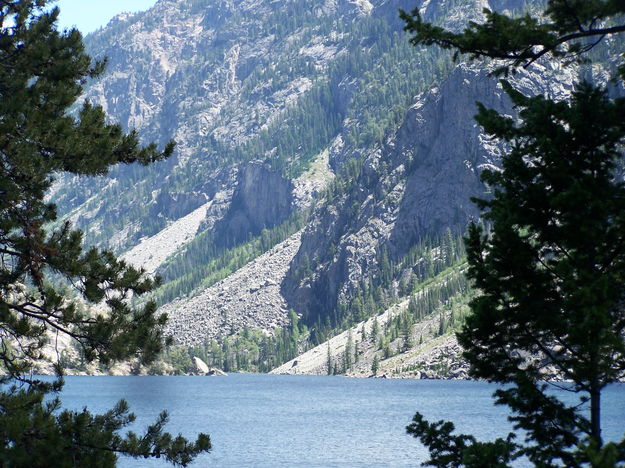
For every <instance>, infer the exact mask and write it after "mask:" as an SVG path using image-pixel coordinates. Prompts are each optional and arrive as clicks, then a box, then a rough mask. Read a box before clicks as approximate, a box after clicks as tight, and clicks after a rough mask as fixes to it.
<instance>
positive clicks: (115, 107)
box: [50, 0, 606, 376]
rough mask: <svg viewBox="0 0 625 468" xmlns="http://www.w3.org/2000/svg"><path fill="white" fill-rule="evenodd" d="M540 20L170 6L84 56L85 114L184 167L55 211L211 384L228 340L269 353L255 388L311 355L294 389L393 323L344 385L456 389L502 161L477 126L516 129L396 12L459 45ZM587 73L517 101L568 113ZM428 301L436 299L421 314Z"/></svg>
mask: <svg viewBox="0 0 625 468" xmlns="http://www.w3.org/2000/svg"><path fill="white" fill-rule="evenodd" d="M534 3H536V2H534V1H523V0H491V1H488V0H463V1H460V2H459V1H448V0H424V1H422V0H320V1H315V2H307V1H304V0H285V1H281V2H276V1H273V0H219V1H212V0H210V1H209V0H160V1H158V2H157V3H156V5H155V6H154V8H152V9H150V10H148V11H146V12H144V13H138V14H134V15H120V16H118V17H116V18H115V19H114V20H112V21H111V23H110V24H109V25H108V26H107V27H106V28H103V29H102V30H100V31H98V32H96V33H94V34H92V35H90V36H88V37H87V38H86V44H87V48H88V50H89V52H90V53H91V54H92V55H93V56H94V57H96V58H101V57H104V56H107V57H108V69H107V71H106V73H105V74H104V75H103V76H102V77H101V78H99V79H98V80H96V81H94V82H91V83H88V84H87V86H86V88H85V95H84V99H87V100H89V101H92V102H94V103H96V104H100V105H102V106H103V107H104V109H105V110H106V111H107V112H108V114H109V116H110V118H111V119H113V120H116V121H119V122H120V123H121V124H122V125H123V126H124V127H125V128H136V129H137V130H138V131H139V132H140V134H141V136H142V138H143V139H144V140H145V141H146V142H147V141H156V142H157V143H159V144H164V143H165V142H166V141H168V140H169V139H172V138H174V139H175V140H176V141H177V144H178V145H177V151H176V154H175V156H174V157H172V158H171V159H170V160H168V161H164V162H161V163H158V164H155V165H152V166H149V167H135V166H131V167H120V168H117V169H115V170H114V171H112V172H111V174H109V175H107V176H106V177H99V178H91V179H89V180H84V179H68V178H62V179H61V182H60V183H58V184H57V185H56V186H55V191H54V193H53V194H50V197H51V199H52V200H54V201H55V203H57V204H58V206H59V210H60V212H61V213H62V214H63V217H64V219H69V220H71V221H72V222H74V223H75V224H77V225H78V226H79V227H80V228H82V229H83V230H84V231H85V238H86V242H87V243H89V244H97V245H101V246H106V247H109V248H111V249H113V250H114V251H116V252H117V253H119V254H121V255H123V256H124V258H125V259H126V260H127V261H128V262H130V263H133V264H135V265H137V266H142V267H144V268H145V269H146V271H147V272H149V273H150V274H158V275H160V276H162V278H163V280H164V281H163V286H162V287H161V288H160V289H159V290H157V291H156V292H155V293H154V294H153V295H152V296H151V297H152V298H153V299H155V300H157V302H158V303H159V304H160V305H161V306H162V307H163V309H164V310H166V311H167V312H168V314H169V316H170V322H169V325H168V331H169V332H171V333H172V334H173V336H174V338H175V340H176V342H177V343H178V344H180V345H185V346H191V345H193V346H205V349H204V352H205V353H206V355H205V356H203V358H206V359H207V360H208V361H211V365H218V362H219V361H220V360H221V362H222V364H223V363H224V362H226V361H225V360H224V359H226V358H228V356H227V354H228V353H230V352H235V351H232V349H231V348H229V344H228V343H229V342H228V339H232V340H238V337H240V336H241V334H242V333H246V334H248V332H249V330H261V331H260V332H259V333H260V335H254V334H252V338H253V339H254V340H256V341H254V340H252V338H249V336H247V335H246V336H247V337H246V338H245V340H244V343H248V342H250V343H251V342H252V341H253V344H254V346H256V345H259V343H261V342H262V346H260V348H261V349H260V350H258V349H256V350H252V348H253V346H251V345H250V346H248V344H244V345H243V344H242V345H241V346H243V347H245V346H248V348H249V349H247V348H246V349H245V350H241V349H238V348H237V351H236V352H241V353H243V351H245V353H243V354H245V355H246V356H247V357H246V359H245V360H244V361H245V362H248V361H249V360H248V359H247V358H248V357H249V355H251V354H254V355H255V358H254V359H256V362H257V364H255V365H257V367H255V368H254V369H259V368H261V367H263V366H269V365H270V363H274V362H284V361H285V360H288V359H290V358H293V357H295V356H297V354H299V353H300V352H306V351H307V352H308V354H304V355H303V356H302V357H299V358H296V360H297V361H298V364H297V365H294V361H290V364H287V367H288V365H290V366H291V367H289V368H288V369H287V368H285V367H280V368H278V370H277V371H278V372H304V371H306V372H312V373H324V372H328V370H329V367H328V361H327V359H326V360H325V362H322V361H323V359H322V357H327V354H328V353H327V350H328V347H329V349H330V354H331V355H332V356H337V355H340V354H341V353H344V349H343V348H345V346H346V343H347V340H348V338H349V336H350V332H349V330H351V335H352V339H355V338H354V337H355V336H356V335H357V333H358V332H359V331H360V333H361V334H362V332H361V330H362V329H364V330H365V335H370V330H369V328H370V327H373V320H374V319H373V317H375V316H377V315H378V314H381V315H380V316H379V317H378V319H377V320H378V321H379V322H380V323H379V324H378V326H379V327H385V326H386V323H389V324H391V325H389V327H390V328H389V329H388V330H386V331H384V333H386V334H388V336H387V339H386V341H384V340H382V342H380V341H379V340H377V341H376V340H370V341H367V342H365V341H366V340H359V342H360V343H361V344H360V345H359V346H360V348H359V350H358V351H357V352H352V354H351V355H350V356H351V357H350V358H349V359H348V361H350V362H346V361H344V360H341V359H339V360H338V361H337V363H338V364H336V363H335V364H332V366H334V367H333V369H332V372H335V371H336V369H339V370H340V372H344V373H347V374H348V375H369V374H371V372H372V371H371V368H372V364H373V360H375V359H376V357H377V360H378V361H379V362H378V367H379V369H378V370H379V371H380V372H381V374H387V375H390V374H392V373H393V372H395V373H396V374H397V373H412V374H413V375H415V374H416V372H417V371H418V372H419V373H420V375H421V374H422V375H428V372H430V373H431V372H434V370H433V369H434V368H436V369H438V371H437V372H439V371H441V369H447V370H449V369H450V367H449V366H448V365H443V364H440V363H441V362H443V361H444V355H445V354H446V353H451V352H452V351H453V352H454V353H455V352H457V346H456V345H455V344H453V342H451V341H449V342H447V341H445V340H447V339H448V338H449V336H451V335H450V333H451V332H450V331H449V330H451V329H453V327H452V328H450V329H449V330H448V329H447V328H445V327H443V328H445V330H447V331H444V332H443V333H442V334H438V332H437V331H436V332H435V331H432V330H433V328H436V326H435V324H436V323H439V322H441V320H443V321H444V320H446V318H445V317H447V318H449V317H451V316H453V310H451V309H445V307H448V305H449V304H452V303H453V304H457V305H458V304H465V303H466V299H467V297H468V295H469V294H470V292H469V291H468V286H467V285H466V282H463V280H461V279H460V278H461V277H462V275H461V274H460V273H459V272H458V270H457V269H458V268H460V265H461V264H462V262H463V258H462V255H463V254H462V252H461V248H460V246H459V244H461V241H460V239H459V236H460V235H461V234H462V232H463V230H464V228H465V226H466V223H467V222H468V221H469V220H470V219H476V218H477V217H478V212H477V211H476V209H475V207H474V206H473V205H472V204H471V202H470V201H469V200H470V197H472V196H484V195H486V196H487V193H486V188H485V187H484V186H483V185H482V183H481V182H480V179H479V175H480V172H481V171H482V170H483V169H484V168H487V167H495V166H497V164H498V158H499V155H500V154H501V151H502V148H501V147H500V146H498V145H497V144H495V143H494V142H493V141H491V140H489V139H488V138H487V137H485V136H484V135H483V134H481V132H480V129H479V128H478V126H477V125H476V124H475V122H474V121H473V119H472V116H473V114H474V113H475V109H476V108H475V101H480V102H482V103H484V104H485V105H486V106H487V107H492V108H495V109H497V110H500V111H503V112H505V113H508V114H513V109H511V108H510V105H509V103H508V100H507V98H506V97H505V96H504V93H503V91H502V88H501V85H500V84H498V82H497V81H496V80H495V79H493V78H492V77H490V76H488V70H483V69H481V68H480V66H479V65H471V66H468V65H466V64H462V63H461V64H458V65H454V64H453V63H452V61H451V59H450V57H449V56H448V55H447V54H445V53H441V52H440V51H438V50H436V49H435V48H427V49H417V48H414V47H413V46H411V45H410V44H409V42H408V38H407V35H406V34H405V33H404V32H403V31H402V28H403V24H402V22H401V20H400V19H399V18H398V14H397V11H398V9H399V8H402V9H406V10H412V9H413V8H415V7H418V8H420V10H421V12H422V13H423V15H424V16H425V17H426V18H427V19H428V20H432V21H436V22H438V23H439V24H444V25H445V26H447V27H451V28H456V29H458V28H461V27H462V26H463V25H464V24H466V21H468V20H471V19H479V18H480V15H481V14H482V13H481V12H482V9H483V8H491V9H496V10H502V9H507V10H514V11H523V9H526V8H532V7H533V5H534ZM575 73H576V72H572V71H571V69H567V71H564V70H560V69H558V68H553V67H551V66H543V65H540V64H536V65H535V66H533V67H532V68H531V69H530V70H528V71H526V72H523V73H521V74H520V75H518V76H516V77H514V79H513V83H514V85H515V86H516V87H517V88H518V89H520V90H521V91H523V92H527V93H530V94H548V95H551V96H555V97H558V96H560V95H565V94H566V93H567V92H568V90H569V89H570V86H571V83H572V82H573V81H574V79H575V78H576V74H575ZM579 73H583V74H585V75H587V76H588V77H590V78H592V77H597V78H596V79H602V80H603V79H605V76H606V73H605V70H604V69H602V68H601V66H597V67H596V68H595V69H593V70H583V69H582V70H579ZM449 269H451V270H453V272H454V275H453V276H452V279H451V280H450V279H445V278H447V277H446V276H444V274H445V272H447V273H449V271H450V270H449ZM440 275H443V276H440ZM427 288H434V289H432V291H435V292H436V294H435V299H433V298H432V297H434V296H432V297H430V296H423V297H428V299H427V300H426V299H423V300H424V301H425V302H423V303H421V302H419V300H420V299H419V297H421V296H420V294H423V291H424V290H426V289H427ZM432 294H434V293H432ZM411 301H413V302H414V301H417V302H418V303H419V304H420V305H419V304H418V305H417V306H414V305H413V307H412V309H411V310H412V312H411V313H412V315H410V317H412V318H410V319H409V318H407V317H408V316H407V315H405V314H403V313H404V312H405V310H407V309H406V308H407V307H408V304H410V303H411ZM415 307H417V308H418V309H419V310H427V316H422V315H423V314H421V313H419V314H417V313H416V312H415V310H416V309H415ZM458 307H459V308H460V305H458ZM290 310H293V311H294V314H289V311H290ZM454 310H455V309H454ZM431 314H435V315H431ZM450 314H452V315H450ZM294 317H297V320H296V321H299V325H298V324H294V321H295V320H294ZM397 317H404V318H401V320H400V319H397ZM441 317H442V319H441ZM399 322H401V324H403V325H401V324H400V323H399ZM407 323H409V325H406V324H407ZM393 324H394V325H393ZM439 325H440V323H439ZM400 326H403V327H405V329H404V331H403V332H402V333H403V335H402V336H403V338H401V339H400V338H398V336H396V335H397V333H398V331H397V330H398V329H399V328H400ZM299 327H301V330H300V328H299ZM278 328H281V329H282V331H281V332H279V331H277V329H278ZM426 329H427V330H430V329H432V330H430V331H428V332H426ZM392 330H395V331H392ZM437 330H438V329H437ZM381 333H382V332H381ZM445 333H447V335H445ZM337 334H338V336H336V337H334V338H332V337H333V336H334V335H337ZM282 335H284V336H282ZM287 335H288V336H287ZM382 335H383V334H382ZM382 335H381V336H382ZM384 336H386V335H384ZM228 337H230V338H228ZM446 337H447V338H446ZM265 338H266V339H265ZM271 339H275V340H276V341H275V342H271V343H270V342H269V341H271ZM328 339H330V341H329V342H327V341H326V340H328ZM211 340H216V341H217V342H221V343H222V348H223V349H220V350H219V356H220V357H219V359H218V358H216V357H215V356H216V355H217V354H218V353H217V351H216V350H215V349H216V348H215V345H214V343H213V344H210V346H209V342H211V343H212V341H211ZM250 340H252V341H250ZM267 340H269V341H267ZM402 340H403V341H402ZM431 340H435V343H438V345H436V346H439V345H440V346H439V347H436V346H434V345H433V344H432V343H430V342H431ZM419 342H421V343H420V344H419ZM405 343H408V344H410V346H408V345H406V344H405ZM239 344H240V343H239ZM380 345H381V346H380ZM315 346H317V347H316V348H315ZM341 346H342V347H343V348H341ZM257 347H258V346H257ZM226 348H227V349H226ZM309 348H312V349H310V350H309ZM224 349H225V351H224ZM437 350H438V351H437ZM252 351H253V352H252ZM324 352H325V355H324ZM211 353H212V354H211ZM263 353H264V354H263ZM424 353H425V354H424ZM243 354H241V355H243ZM209 355H212V356H213V357H214V359H212V360H211V359H209V358H210V356H209ZM224 356H225V357H224ZM237 356H238V355H237ZM356 356H358V358H359V362H360V364H356V363H355V362H351V361H354V360H355V359H356ZM441 359H442V360H443V361H441ZM227 360H228V361H229V362H234V360H233V359H227ZM402 360H403V362H402ZM189 361H192V360H191V359H189ZM241 362H243V361H241ZM305 363H306V364H305ZM428 363H430V364H431V365H430V364H428ZM347 364H349V365H347ZM324 365H325V366H326V367H325V368H324V367H323V366H324ZM337 366H338V367H337ZM452 367H453V366H452ZM263 368H264V367H263ZM402 369H403V370H402ZM428 369H429V370H428ZM432 375H434V374H432ZM438 375H440V373H439V374H438ZM462 375H463V374H462V373H461V372H460V371H459V373H458V376H462Z"/></svg>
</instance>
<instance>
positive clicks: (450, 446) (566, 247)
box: [403, 0, 625, 467]
mask: <svg viewBox="0 0 625 468" xmlns="http://www.w3.org/2000/svg"><path fill="white" fill-rule="evenodd" d="M623 13H625V4H624V3H623V2H621V1H611V0H606V1H593V2H588V1H583V0H572V1H569V0H566V1H565V0H550V1H549V2H548V3H547V8H546V10H545V15H544V16H543V17H541V18H538V17H532V16H531V15H529V14H528V15H525V16H523V17H520V18H510V17H508V16H507V15H504V14H498V13H492V12H488V11H487V12H486V21H485V23H484V24H476V23H471V24H470V26H469V27H468V28H467V29H466V30H465V31H464V32H462V33H452V32H449V31H445V30H443V29H442V28H439V27H436V26H433V25H431V24H427V23H424V22H423V21H422V20H421V18H420V17H419V14H418V12H416V11H415V12H413V14H412V15H406V14H405V13H404V14H403V17H404V19H406V20H407V21H408V25H407V29H408V30H410V31H413V32H414V33H415V37H414V38H413V42H414V43H415V44H426V45H427V44H438V45H440V46H442V47H444V48H449V49H453V50H455V51H456V52H458V53H468V54H470V55H471V56H472V57H474V58H475V57H491V58H495V59H498V60H500V64H501V66H500V68H499V69H498V72H500V73H508V72H511V71H512V72H514V70H515V68H516V67H518V66H528V65H530V64H532V63H533V62H534V61H536V60H538V59H541V58H543V57H545V58H546V57H551V58H552V60H562V59H564V60H565V63H566V60H571V59H573V60H583V59H584V58H586V56H584V52H586V51H588V50H590V49H591V48H592V47H594V46H595V45H596V44H598V43H599V42H600V41H601V40H602V39H603V38H604V37H605V36H606V35H611V34H616V33H620V32H625V24H623V21H622V18H623V17H622V14H623ZM619 15H621V16H619ZM579 39H584V41H580V40H579ZM620 74H621V78H625V66H624V65H622V64H621V66H620ZM502 84H503V86H504V88H505V89H506V91H507V92H508V94H509V96H510V98H511V100H512V102H513V103H514V105H515V106H516V108H517V109H518V111H519V117H520V121H517V120H515V119H512V118H510V117H506V116H502V115H499V114H498V113H497V112H495V111H493V110H489V109H485V108H484V107H483V106H479V113H478V116H477V120H478V122H479V123H480V125H481V126H482V127H483V128H484V130H485V132H486V133H487V134H490V135H491V136H494V137H496V138H498V139H499V140H501V141H505V142H507V143H508V147H509V148H510V151H509V152H508V154H506V155H504V156H503V158H502V170H501V171H489V170H487V171H485V172H484V173H483V179H484V181H485V182H486V183H488V185H489V187H490V188H491V189H492V191H493V197H492V198H491V199H489V200H476V202H477V204H478V206H479V207H480V208H481V209H482V210H483V211H484V219H485V220H486V221H487V222H488V223H490V225H491V226H492V229H491V231H490V233H489V232H486V231H485V230H484V229H483V228H482V227H481V226H480V225H477V224H473V225H472V226H470V229H469V235H468V237H467V239H466V247H467V255H468V263H469V274H468V275H469V278H470V279H472V280H473V282H474V285H475V286H476V288H477V289H478V290H479V291H480V294H479V295H478V296H477V297H476V298H475V299H474V300H473V301H472V302H471V304H470V305H471V309H472V312H473V313H472V315H471V316H470V317H469V318H468V319H467V321H466V324H465V325H464V326H463V328H462V330H461V332H460V333H459V334H458V339H459V342H460V343H461V344H462V346H463V348H464V350H465V352H464V357H465V358H466V359H467V360H468V362H469V363H470V364H471V375H472V376H473V377H477V378H483V379H486V380H489V381H492V382H497V383H500V384H504V385H505V386H503V387H502V388H501V389H500V390H498V391H496V392H495V398H496V402H497V403H498V404H504V405H507V406H508V407H509V408H510V409H511V411H512V416H511V417H510V419H511V421H512V422H513V423H514V427H515V429H517V430H522V431H524V434H525V443H524V444H521V443H519V442H517V440H518V439H517V438H516V437H515V434H514V433H510V434H508V435H507V436H506V437H505V438H499V439H497V440H496V441H494V442H488V443H482V442H477V441H476V440H475V438H474V437H473V436H470V435H453V434H452V432H453V429H454V428H453V424H451V423H445V422H442V421H441V422H438V423H434V424H431V423H429V422H427V421H426V420H425V419H424V418H423V416H422V415H420V414H417V415H416V416H415V418H414V420H413V424H411V425H410V426H409V427H408V432H409V433H411V434H413V435H414V436H415V437H419V438H420V439H421V441H422V442H423V443H425V445H427V446H428V448H429V449H430V455H431V457H432V458H431V460H429V461H428V464H430V465H432V466H439V467H457V466H472V467H473V466H474V467H477V466H499V467H504V466H510V463H511V462H512V461H513V460H515V459H518V458H520V457H526V458H527V459H529V460H530V461H531V462H532V463H533V464H534V465H536V466H542V467H555V466H569V467H581V466H589V465H590V466H595V467H599V466H601V467H608V466H610V467H612V466H617V465H619V466H621V464H622V463H623V462H625V440H623V441H621V442H618V443H613V442H612V443H605V442H604V440H603V438H602V434H601V395H602V391H603V390H604V389H605V387H606V386H607V385H608V384H610V383H612V382H616V381H618V380H619V379H622V378H623V377H624V376H625V339H624V330H625V299H624V298H625V286H624V285H625V250H624V249H623V245H625V184H624V183H623V181H622V174H621V172H620V171H621V170H622V169H621V168H620V167H619V166H620V165H621V164H622V158H623V155H622V150H623V144H624V143H625V99H622V98H610V97H609V95H608V94H607V92H606V91H605V90H604V89H601V88H599V87H596V86H593V85H590V84H588V83H584V82H582V83H578V84H577V86H576V89H575V91H574V92H573V93H572V94H571V96H570V98H569V100H568V101H560V102H554V101H553V100H550V99H548V98H545V97H543V96H537V97H528V96H524V95H522V94H520V93H519V92H517V91H515V90H514V89H513V87H512V86H511V85H510V84H508V83H507V82H505V81H504V82H502ZM528 356H529V357H531V358H530V359H528ZM546 365H548V366H551V367H553V368H555V369H556V371H557V372H558V375H559V376H560V377H564V378H566V379H568V380H570V381H571V386H570V390H571V391H572V392H574V393H576V394H577V395H578V396H579V401H577V402H573V403H568V404H567V403H565V402H563V401H561V400H560V399H558V398H556V397H555V396H554V395H553V394H551V393H550V392H549V391H548V390H549V385H548V384H547V383H546V382H545V379H546V378H548V377H549V376H548V375H545V374H544V372H543V370H544V368H545V366H546Z"/></svg>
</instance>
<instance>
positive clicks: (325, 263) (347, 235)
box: [282, 64, 574, 319]
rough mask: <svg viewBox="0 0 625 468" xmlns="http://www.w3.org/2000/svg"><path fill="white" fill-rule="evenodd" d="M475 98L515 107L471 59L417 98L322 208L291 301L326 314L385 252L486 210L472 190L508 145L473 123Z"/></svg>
mask: <svg viewBox="0 0 625 468" xmlns="http://www.w3.org/2000/svg"><path fill="white" fill-rule="evenodd" d="M545 77H548V78H545ZM573 78H574V74H573V72H571V71H569V72H564V71H560V70H547V69H545V67H542V66H540V65H537V66H536V68H535V69H534V70H533V71H532V72H526V73H523V74H521V75H520V76H519V77H517V78H516V79H515V80H514V84H515V86H516V87H517V88H518V89H519V90H520V91H523V92H526V93H530V94H548V95H551V96H554V97H556V98H557V97H558V96H565V95H566V93H567V92H568V90H570V87H571V83H572V81H573ZM476 101H480V102H482V103H483V104H484V105H485V106H486V107H488V108H493V109H496V110H498V111H500V112H503V113H506V114H508V115H512V114H513V110H512V108H511V106H510V103H509V100H508V98H507V96H505V93H504V92H503V89H502V87H501V85H500V84H499V83H498V82H497V81H496V80H495V79H493V78H491V77H489V76H488V70H481V69H479V68H478V67H475V66H468V65H465V64H461V65H459V66H457V67H456V68H454V70H453V71H452V73H451V74H450V75H449V77H448V78H447V79H446V80H445V81H444V82H443V83H442V84H441V85H440V86H437V87H434V88H432V89H431V90H429V91H428V92H426V93H423V94H421V95H419V96H417V98H416V100H415V102H414V104H413V105H412V106H411V107H410V109H409V110H408V112H407V113H406V115H405V118H404V120H403V123H402V125H401V126H400V128H399V129H398V131H397V132H396V133H395V134H394V135H392V136H391V137H390V138H388V139H387V140H386V142H385V144H384V146H383V147H382V148H381V149H379V150H377V151H373V152H371V153H370V154H369V156H368V157H367V158H366V159H365V161H364V164H363V167H362V171H361V175H360V177H359V179H358V180H357V182H356V183H355V184H353V187H352V189H351V190H350V191H349V192H347V193H346V194H345V195H343V197H342V198H339V199H338V200H334V201H333V202H332V203H326V204H324V205H321V206H320V207H319V208H318V209H317V211H316V212H315V214H314V216H313V222H311V223H309V224H308V226H307V228H306V229H305V231H304V234H303V236H302V247H301V248H300V250H299V252H298V254H297V256H296V257H295V259H294V260H293V263H292V265H291V269H290V270H289V274H288V275H287V277H286V279H285V281H284V282H283V285H282V287H283V293H284V295H285V297H286V298H287V299H288V301H289V305H290V306H291V307H293V308H294V309H295V310H297V311H298V312H300V313H304V314H305V315H306V314H310V316H311V317H312V318H313V319H314V314H319V313H321V314H325V313H328V311H331V310H333V309H334V308H335V307H336V305H337V303H338V301H339V300H340V299H341V298H344V297H349V296H350V294H352V293H353V291H354V290H355V289H356V288H357V287H359V285H360V284H362V281H363V279H366V278H371V279H375V278H376V276H378V275H379V274H380V265H379V252H380V251H381V250H383V249H385V250H386V251H387V252H388V255H389V257H390V258H391V259H394V260H396V261H397V260H400V259H401V258H403V256H405V255H406V254H407V253H408V252H409V250H410V249H411V248H412V247H413V246H414V245H416V244H417V243H418V242H419V241H420V239H422V238H424V237H425V236H436V235H441V234H442V233H443V232H444V231H445V230H446V229H447V228H451V229H452V230H455V231H462V230H464V228H465V226H466V225H467V222H468V221H469V220H470V219H477V218H478V216H479V213H478V210H477V209H476V207H475V206H474V205H473V203H472V202H471V201H470V198H471V197H485V196H488V194H487V193H486V188H485V187H484V185H483V184H482V183H481V182H480V173H481V171H482V170H483V169H485V168H493V167H497V165H498V161H499V157H500V154H501V151H502V148H501V147H500V146H499V145H497V144H495V143H494V142H493V141H492V140H491V139H489V138H488V137H487V136H486V135H483V134H482V133H481V130H480V128H479V126H478V125H477V123H476V122H475V121H474V119H473V115H474V114H475V113H476V105H475V102H476ZM313 258H314V259H316V268H315V275H313V276H308V277H306V278H302V277H301V275H300V274H299V272H300V271H301V270H302V265H304V264H307V263H308V262H309V261H310V259H313Z"/></svg>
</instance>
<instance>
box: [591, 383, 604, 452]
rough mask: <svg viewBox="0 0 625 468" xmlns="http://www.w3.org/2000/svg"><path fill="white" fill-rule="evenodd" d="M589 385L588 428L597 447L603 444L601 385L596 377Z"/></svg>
mask: <svg viewBox="0 0 625 468" xmlns="http://www.w3.org/2000/svg"><path fill="white" fill-rule="evenodd" d="M593 380H594V381H593V382H592V383H591V386H590V430H591V435H592V437H593V439H595V441H596V442H597V444H598V448H601V447H602V446H603V441H602V440H601V387H600V386H599V382H598V381H597V379H593Z"/></svg>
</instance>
